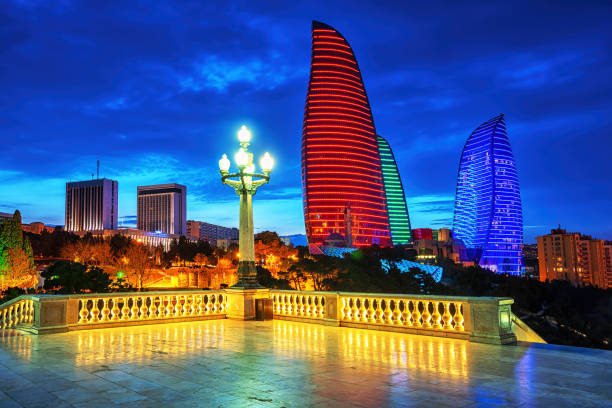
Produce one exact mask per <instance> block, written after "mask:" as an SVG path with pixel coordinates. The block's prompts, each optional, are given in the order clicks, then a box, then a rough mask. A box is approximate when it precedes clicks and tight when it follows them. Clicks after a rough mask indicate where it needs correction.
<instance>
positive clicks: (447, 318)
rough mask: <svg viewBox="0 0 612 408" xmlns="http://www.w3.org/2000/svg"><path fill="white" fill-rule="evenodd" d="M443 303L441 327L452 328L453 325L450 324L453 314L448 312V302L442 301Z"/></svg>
mask: <svg viewBox="0 0 612 408" xmlns="http://www.w3.org/2000/svg"><path fill="white" fill-rule="evenodd" d="M443 305H444V314H443V315H442V321H443V322H444V324H443V325H442V329H444V330H452V329H453V325H452V324H451V320H452V319H453V316H452V315H451V313H450V302H443Z"/></svg>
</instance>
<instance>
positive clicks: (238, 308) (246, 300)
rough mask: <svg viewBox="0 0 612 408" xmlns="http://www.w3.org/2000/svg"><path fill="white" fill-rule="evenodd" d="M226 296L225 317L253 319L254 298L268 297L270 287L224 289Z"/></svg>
mask: <svg viewBox="0 0 612 408" xmlns="http://www.w3.org/2000/svg"><path fill="white" fill-rule="evenodd" d="M225 296H227V318H228V319H235V320H254V319H255V299H269V298H270V289H235V288H234V287H232V288H230V289H226V290H225Z"/></svg>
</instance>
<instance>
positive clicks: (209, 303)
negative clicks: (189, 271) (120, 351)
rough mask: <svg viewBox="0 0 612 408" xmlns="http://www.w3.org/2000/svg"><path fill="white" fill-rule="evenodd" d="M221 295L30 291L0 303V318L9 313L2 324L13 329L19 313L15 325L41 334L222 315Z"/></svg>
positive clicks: (200, 293) (207, 292)
mask: <svg viewBox="0 0 612 408" xmlns="http://www.w3.org/2000/svg"><path fill="white" fill-rule="evenodd" d="M226 298H227V297H226V295H225V293H224V291H222V290H218V291H208V290H200V291H172V292H138V293H95V294H82V295H81V294H79V295H37V296H34V295H30V296H27V298H24V297H23V296H20V297H19V298H17V299H14V301H16V303H14V304H12V305H8V306H7V304H5V305H0V313H2V316H3V322H4V316H5V314H6V315H7V316H9V317H7V318H6V320H7V326H6V327H15V324H16V323H15V317H13V316H14V315H15V314H17V315H18V316H21V315H22V314H23V315H24V316H25V317H19V318H20V319H21V320H20V323H23V324H22V325H21V327H20V328H21V329H23V330H26V331H29V332H32V333H36V334H42V333H55V332H64V331H70V330H83V329H93V328H101V327H117V326H132V325H138V324H156V323H166V322H181V321H187V320H205V319H224V318H225V315H226V308H227V299H226ZM24 302H25V303H24ZM9 303H10V302H9ZM16 305H20V306H19V307H20V309H19V311H14V310H15V306H16ZM22 310H23V312H22ZM8 321H10V322H11V323H10V324H11V325H12V326H11V325H9V323H8ZM26 323H29V324H26ZM3 328H4V327H3Z"/></svg>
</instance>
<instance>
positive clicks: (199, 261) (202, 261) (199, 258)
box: [193, 253, 209, 268]
mask: <svg viewBox="0 0 612 408" xmlns="http://www.w3.org/2000/svg"><path fill="white" fill-rule="evenodd" d="M193 262H195V263H196V265H198V266H199V267H200V268H202V267H204V266H205V265H207V264H208V263H209V260H208V256H206V255H204V254H202V253H198V254H196V256H194V257H193Z"/></svg>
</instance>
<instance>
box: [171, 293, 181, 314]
mask: <svg viewBox="0 0 612 408" xmlns="http://www.w3.org/2000/svg"><path fill="white" fill-rule="evenodd" d="M171 298H172V316H171V317H178V316H179V297H178V296H177V295H173V296H171Z"/></svg>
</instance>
